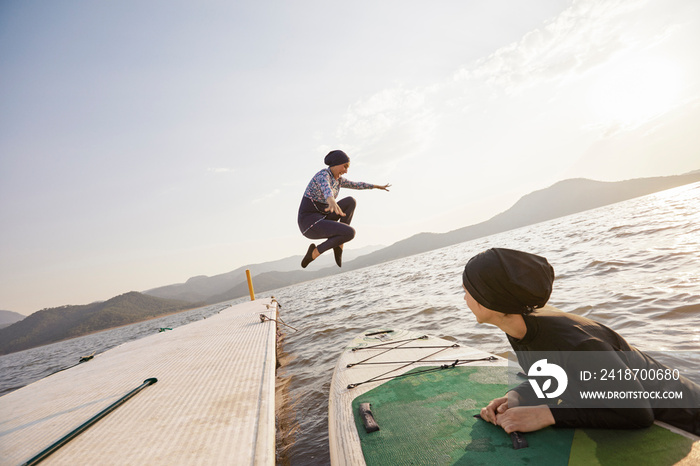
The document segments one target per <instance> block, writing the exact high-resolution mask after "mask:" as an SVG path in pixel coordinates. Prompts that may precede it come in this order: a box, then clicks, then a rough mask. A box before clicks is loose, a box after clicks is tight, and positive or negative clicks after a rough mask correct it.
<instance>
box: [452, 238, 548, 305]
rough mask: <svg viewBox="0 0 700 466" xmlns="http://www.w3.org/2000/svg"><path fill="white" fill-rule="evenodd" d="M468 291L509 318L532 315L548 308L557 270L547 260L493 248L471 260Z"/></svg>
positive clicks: (466, 282) (466, 275)
mask: <svg viewBox="0 0 700 466" xmlns="http://www.w3.org/2000/svg"><path fill="white" fill-rule="evenodd" d="M462 282H463V283H464V287H465V288H466V289H467V291H469V294H470V295H472V297H473V298H474V299H475V300H476V301H477V302H478V303H479V304H481V305H482V306H484V307H486V308H487V309H491V310H492V311H498V312H503V313H505V314H529V313H530V312H532V311H533V310H534V309H536V308H540V307H542V306H544V305H545V304H547V301H548V300H549V297H550V295H551V294H552V284H553V282H554V269H553V268H552V266H551V265H550V264H549V262H547V259H545V258H544V257H540V256H536V255H534V254H530V253H527V252H522V251H515V250H513V249H504V248H492V249H488V250H486V251H484V252H482V253H480V254H477V255H476V256H474V257H472V258H471V259H469V262H467V265H466V266H465V267H464V274H463V275H462Z"/></svg>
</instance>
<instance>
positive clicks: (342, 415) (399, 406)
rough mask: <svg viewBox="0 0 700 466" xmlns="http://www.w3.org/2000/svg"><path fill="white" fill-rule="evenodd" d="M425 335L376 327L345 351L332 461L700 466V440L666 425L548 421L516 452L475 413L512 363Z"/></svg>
mask: <svg viewBox="0 0 700 466" xmlns="http://www.w3.org/2000/svg"><path fill="white" fill-rule="evenodd" d="M389 330H391V331H389ZM377 332H380V333H377ZM368 334H369V336H367V335H368ZM423 336H424V335H423V334H420V333H416V332H409V331H404V330H397V329H372V330H368V331H366V332H364V333H363V334H362V335H360V336H358V337H357V338H355V339H354V340H353V341H352V342H351V344H350V345H349V346H348V347H347V348H345V350H344V351H343V353H342V354H341V356H340V358H339V361H338V365H337V366H336V369H335V372H334V374H333V380H332V383H331V393H330V398H329V440H330V450H331V464H333V465H345V464H353V465H355V464H356V465H363V464H367V465H401V464H407V465H408V464H414V465H443V464H444V465H453V464H470V465H471V464H477V465H478V464H484V465H513V464H533V465H534V464H537V465H586V466H588V465H616V466H617V465H625V464H633V465H635V466H638V465H644V464H653V465H671V464H700V463H699V462H698V459H699V458H700V456H699V453H700V441H699V440H698V438H696V437H694V436H692V435H690V434H685V433H683V432H681V431H677V430H672V429H670V428H669V427H668V426H665V425H663V424H654V425H653V426H652V427H650V428H648V429H641V430H603V429H558V428H553V427H549V428H546V429H542V430H540V431H537V432H530V433H526V434H523V435H524V437H525V439H526V441H527V444H528V446H527V447H526V448H520V449H515V448H514V445H513V440H512V438H511V436H510V435H509V434H507V433H506V432H505V431H504V430H503V429H501V428H500V427H498V426H494V425H492V424H490V423H488V422H485V421H483V420H481V419H478V418H475V417H474V415H475V414H478V413H479V411H480V409H481V408H482V407H484V406H486V404H488V402H489V401H491V400H492V399H494V398H496V397H499V396H502V395H503V394H504V393H505V392H506V391H507V390H508V388H509V382H510V383H512V382H513V379H514V378H513V373H512V372H513V369H512V368H511V369H509V368H508V365H507V361H505V360H504V359H502V358H497V357H494V356H492V355H489V354H487V353H484V352H480V351H478V350H476V349H474V348H470V347H465V346H462V345H460V346H453V345H455V342H453V341H448V340H444V339H440V338H433V337H426V338H419V337H423ZM489 357H490V359H489ZM413 361H418V362H413ZM455 361H457V364H455V363H454V362H455ZM348 365H350V367H348ZM441 366H447V367H445V368H441ZM509 370H510V371H511V374H510V375H511V377H509V376H508V375H509V374H508V371H509ZM395 376H399V377H395ZM361 408H364V410H365V411H366V409H367V408H369V409H370V412H371V418H369V419H370V421H369V422H370V424H371V420H373V421H375V422H376V424H377V425H378V427H379V430H377V431H374V432H367V429H366V427H365V423H366V422H367V418H368V415H367V413H366V412H365V411H363V410H362V409H361Z"/></svg>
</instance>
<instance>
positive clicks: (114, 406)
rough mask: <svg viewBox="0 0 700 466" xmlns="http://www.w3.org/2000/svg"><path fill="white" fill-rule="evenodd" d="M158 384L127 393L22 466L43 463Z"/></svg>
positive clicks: (139, 387)
mask: <svg viewBox="0 0 700 466" xmlns="http://www.w3.org/2000/svg"><path fill="white" fill-rule="evenodd" d="M156 382H158V379H156V378H155V377H154V378H150V379H146V380H144V381H143V383H142V384H141V385H140V386H138V387H136V388H135V389H133V390H131V391H130V392H129V393H127V394H126V395H124V396H123V397H121V398H120V399H118V400H117V401H115V402H114V403H112V404H111V405H109V406H107V407H106V408H105V409H103V410H102V411H100V412H99V413H97V414H96V415H94V416H93V417H91V418H90V419H88V420H87V421H86V422H85V423H83V424H82V425H80V426H78V427H76V428H75V429H74V430H73V431H71V432H69V433H68V434H66V435H65V436H63V437H62V438H61V439H59V440H58V441H57V442H55V443H54V444H53V445H51V446H49V447H48V448H46V449H45V450H43V451H42V452H41V453H39V454H38V455H36V456H35V457H33V458H32V459H30V460H29V461H27V462H26V463H23V465H22V466H30V465H34V464H38V463H39V462H41V461H43V460H44V459H45V458H46V457H47V456H49V455H50V454H52V453H53V452H55V451H56V450H58V449H59V448H61V447H62V446H64V445H65V444H67V443H68V442H70V441H71V440H73V439H74V438H75V437H77V436H78V435H80V434H81V433H82V432H84V431H86V430H87V429H88V428H89V427H90V426H92V425H93V424H95V423H96V422H97V421H99V420H100V419H102V418H103V417H105V416H106V415H108V414H109V413H111V412H112V411H114V410H115V409H117V408H118V407H119V406H121V405H122V404H124V403H125V402H126V401H128V400H129V399H130V398H131V397H133V396H134V395H136V394H137V393H138V392H140V391H141V390H143V389H144V388H146V387H148V386H149V385H153V384H154V383H156Z"/></svg>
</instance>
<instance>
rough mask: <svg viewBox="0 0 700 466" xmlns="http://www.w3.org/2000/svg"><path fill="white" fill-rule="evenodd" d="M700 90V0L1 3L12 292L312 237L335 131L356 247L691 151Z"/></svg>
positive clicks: (95, 292) (117, 288)
mask: <svg viewBox="0 0 700 466" xmlns="http://www.w3.org/2000/svg"><path fill="white" fill-rule="evenodd" d="M699 104H700V2H698V1H697V0H648V1H646V0H644V1H635V0H628V1H610V0H605V1H603V0H601V1H595V0H591V1H589V0H584V1H559V0H528V1H521V0H470V1H465V0H455V1H425V0H421V1H411V0H397V1H383V0H382V1H378V0H367V1H365V0H359V1H352V2H330V1H321V0H317V1H307V0H293V1H263V0H261V1H231V0H221V1H217V0H212V1H203V2H183V1H148V0H146V1H144V0H139V1H128V0H127V1H125V0H120V1H111V2H110V1H102V2H95V1H77V0H76V1H65V0H57V1H50V2H47V1H36V0H4V1H2V2H1V3H0V222H1V224H0V309H8V310H14V311H17V312H21V313H24V314H29V313H31V312H34V311H36V310H39V309H41V308H44V307H55V306H59V305H63V304H86V303H89V302H92V301H95V300H103V299H108V298H110V297H112V296H115V295H118V294H121V293H124V292H127V291H131V290H135V291H143V290H146V289H149V288H154V287H157V286H161V285H167V284H171V283H178V282H183V281H185V280H186V279H187V278H189V277H191V276H194V275H215V274H218V273H223V272H228V271H230V270H233V269H235V268H237V267H240V266H242V265H246V264H253V263H261V262H267V261H271V260H276V259H280V258H283V257H288V256H291V255H297V254H298V255H301V254H303V253H304V252H305V251H306V247H307V245H308V244H309V240H307V239H306V238H304V237H303V236H302V235H301V234H300V232H299V230H298V227H297V224H296V215H297V209H298V205H299V201H300V199H301V195H302V193H303V191H304V188H305V187H306V184H307V183H308V181H309V179H310V178H311V177H312V176H313V174H314V173H316V172H317V171H318V170H320V169H321V168H323V167H324V165H323V156H324V155H325V154H326V153H327V152H328V151H329V150H331V149H336V148H339V149H343V150H345V151H346V152H347V153H348V154H349V155H350V157H351V161H352V164H351V167H350V171H349V173H348V175H347V177H348V178H349V179H351V180H356V181H368V182H372V183H376V184H384V183H387V182H389V183H392V185H393V187H392V189H391V192H389V193H386V192H382V191H378V190H374V191H350V190H342V191H341V196H343V195H354V196H355V198H356V199H357V200H358V208H357V211H356V214H355V218H354V220H353V226H354V227H355V228H356V229H357V232H358V233H357V236H356V238H355V240H354V241H353V242H352V243H349V244H348V248H351V247H354V248H357V247H362V246H367V245H377V244H383V245H389V244H391V243H393V242H395V241H398V240H400V239H403V238H406V237H408V236H410V235H413V234H415V233H418V232H420V231H434V232H445V231H449V230H452V229H455V228H458V227H462V226H466V225H471V224H474V223H478V222H480V221H483V220H486V219H488V218H490V217H491V216H493V215H495V214H497V213H499V212H501V211H503V210H505V209H507V208H508V207H510V206H511V205H512V204H513V203H514V202H515V201H517V200H518V199H519V198H520V197H521V196H522V195H524V194H527V193H529V192H531V191H534V190H537V189H543V188H546V187H548V186H550V185H552V184H554V183H555V182H557V181H560V180H562V179H566V178H573V177H587V178H593V179H598V180H611V181H612V180H622V179H629V178H636V177H647V176H659V175H672V174H680V173H685V172H688V171H691V170H696V169H699V168H700V150H699V149H698V147H700V131H698V128H700V105H699Z"/></svg>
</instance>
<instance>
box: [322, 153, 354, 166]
mask: <svg viewBox="0 0 700 466" xmlns="http://www.w3.org/2000/svg"><path fill="white" fill-rule="evenodd" d="M323 162H324V163H325V164H326V165H328V166H329V167H335V166H336V165H342V164H344V163H348V162H350V157H348V154H346V153H345V152H343V151H342V150H332V151H330V152H329V153H328V155H326V157H325V158H324V159H323Z"/></svg>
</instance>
